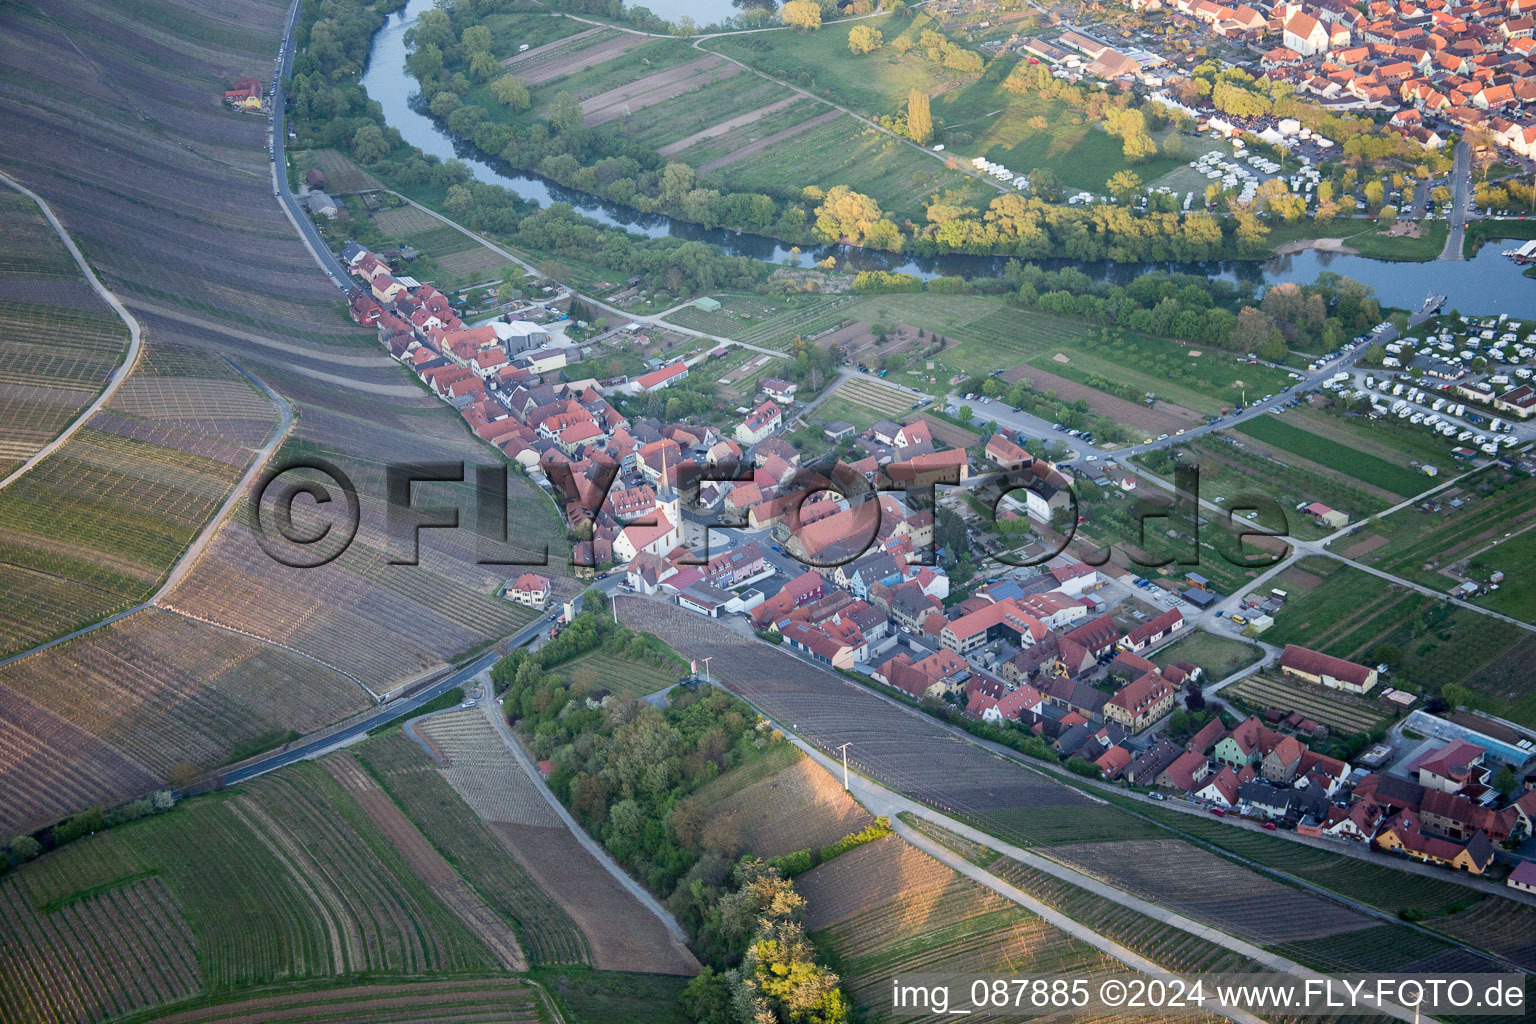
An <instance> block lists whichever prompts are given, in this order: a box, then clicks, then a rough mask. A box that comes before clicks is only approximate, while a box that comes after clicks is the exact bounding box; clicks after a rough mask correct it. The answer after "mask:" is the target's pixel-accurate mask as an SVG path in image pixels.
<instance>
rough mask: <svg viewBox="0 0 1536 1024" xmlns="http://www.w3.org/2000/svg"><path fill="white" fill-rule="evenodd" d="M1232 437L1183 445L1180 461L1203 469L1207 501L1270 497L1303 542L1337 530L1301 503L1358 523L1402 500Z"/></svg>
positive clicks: (1233, 503)
mask: <svg viewBox="0 0 1536 1024" xmlns="http://www.w3.org/2000/svg"><path fill="white" fill-rule="evenodd" d="M1232 440H1235V439H1232ZM1232 440H1228V441H1226V442H1225V443H1223V441H1221V440H1214V439H1211V438H1206V437H1200V438H1196V439H1195V440H1194V441H1191V442H1188V443H1186V444H1184V445H1181V446H1180V448H1179V449H1178V451H1179V461H1180V463H1182V464H1184V465H1192V466H1195V467H1196V468H1197V469H1198V470H1199V473H1200V497H1201V499H1202V500H1204V501H1210V502H1215V503H1217V504H1223V503H1224V504H1226V506H1227V507H1228V509H1232V510H1237V509H1241V508H1243V507H1244V506H1243V505H1242V503H1241V501H1240V500H1239V499H1241V498H1243V497H1245V496H1248V497H1253V496H1256V497H1262V498H1268V499H1270V500H1272V501H1274V502H1275V503H1276V504H1278V505H1279V506H1280V509H1281V511H1283V512H1284V513H1285V527H1286V531H1287V533H1288V534H1289V535H1290V536H1294V537H1297V538H1299V539H1301V540H1317V539H1319V538H1321V537H1325V536H1327V535H1328V534H1330V533H1332V532H1333V530H1331V529H1330V528H1328V527H1326V526H1319V525H1317V523H1316V521H1315V520H1313V518H1312V517H1311V516H1308V515H1305V514H1303V513H1301V512H1298V511H1296V509H1297V506H1299V505H1303V504H1307V505H1310V504H1311V503H1312V502H1314V501H1318V502H1322V503H1323V504H1324V505H1327V506H1328V507H1329V508H1336V509H1339V510H1340V511H1342V512H1344V513H1346V514H1347V515H1348V516H1349V517H1350V519H1351V520H1356V521H1358V520H1360V519H1364V518H1365V517H1367V516H1369V515H1372V514H1373V513H1376V512H1380V511H1382V510H1383V509H1386V508H1387V507H1389V506H1390V505H1393V504H1396V502H1397V500H1398V498H1397V496H1396V495H1394V494H1391V493H1389V492H1386V491H1383V490H1381V489H1379V488H1376V487H1373V486H1370V485H1362V484H1360V482H1359V481H1357V480H1351V479H1349V478H1346V477H1343V476H1342V475H1335V474H1333V473H1330V472H1328V471H1321V472H1319V471H1310V472H1309V471H1307V470H1303V469H1297V468H1296V467H1293V466H1290V465H1287V464H1286V463H1284V462H1281V461H1279V460H1277V459H1274V458H1270V457H1267V456H1265V455H1261V454H1259V453H1257V452H1254V451H1251V450H1249V448H1248V446H1247V445H1243V446H1242V447H1239V446H1238V444H1234V443H1232ZM1162 465H1166V463H1163V464H1162Z"/></svg>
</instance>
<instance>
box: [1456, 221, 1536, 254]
mask: <svg viewBox="0 0 1536 1024" xmlns="http://www.w3.org/2000/svg"><path fill="white" fill-rule="evenodd" d="M1506 238H1507V239H1511V240H1517V241H1529V240H1530V239H1532V238H1536V220H1474V221H1469V222H1468V223H1467V232H1466V239H1465V241H1464V242H1463V248H1462V255H1463V256H1465V257H1466V258H1467V259H1471V258H1472V257H1473V256H1475V255H1477V250H1479V249H1481V248H1482V247H1483V245H1484V243H1488V242H1499V241H1502V240H1503V239H1506Z"/></svg>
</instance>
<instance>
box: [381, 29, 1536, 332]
mask: <svg viewBox="0 0 1536 1024" xmlns="http://www.w3.org/2000/svg"><path fill="white" fill-rule="evenodd" d="M430 6H431V4H430V0H413V2H412V3H411V4H410V5H409V6H408V8H407V9H406V10H405V11H403V12H400V13H398V14H395V15H392V16H391V17H390V18H389V20H388V22H387V23H386V24H385V26H384V27H383V28H382V29H381V30H380V31H379V32H377V33H375V35H374V37H373V39H372V42H371V49H370V53H369V58H368V60H367V62H366V65H365V73H364V75H363V78H362V82H361V84H362V87H363V89H364V90H365V91H366V93H367V95H368V98H369V99H370V100H372V101H375V102H377V103H378V104H379V105H380V108H381V109H382V112H383V118H384V120H385V122H386V123H387V125H388V126H389V127H390V128H392V129H394V130H395V131H397V132H399V134H400V136H401V138H402V141H403V143H404V144H405V145H407V146H409V147H411V148H412V149H413V151H416V152H418V153H419V154H421V155H425V156H427V157H429V158H436V159H438V160H458V161H459V162H461V163H462V164H463V165H464V166H465V167H466V168H468V170H469V172H470V174H471V175H472V176H473V178H474V179H475V180H477V181H480V182H483V183H486V184H494V185H498V186H501V187H502V188H505V189H507V190H508V191H510V192H512V193H513V194H515V195H517V196H518V197H520V198H522V199H524V200H526V201H528V202H531V203H534V204H536V205H538V206H541V207H543V206H549V205H550V204H552V203H566V204H569V205H570V206H571V207H572V209H573V210H574V211H575V212H576V213H577V214H579V215H580V216H582V217H584V218H587V219H590V220H592V221H595V222H596V223H598V224H601V225H603V226H606V227H611V228H619V229H622V230H624V231H626V232H629V233H631V234H634V235H639V236H643V237H649V238H660V237H672V238H677V239H681V240H684V241H699V242H704V243H707V244H708V245H710V246H712V247H713V248H715V249H717V250H719V251H721V252H724V253H726V254H728V255H735V256H744V257H747V258H749V259H753V260H757V261H760V262H763V263H768V264H773V265H776V266H784V265H790V266H798V267H807V268H808V267H812V266H814V265H815V264H816V263H818V262H821V261H823V260H825V259H827V258H828V257H832V258H835V259H836V260H837V265H838V266H839V268H840V269H845V270H850V271H859V270H886V271H890V272H896V273H906V274H912V275H914V276H917V277H920V278H923V279H925V280H928V279H932V278H934V277H938V276H961V277H966V278H973V279H974V278H985V277H996V276H999V275H1000V274H1001V273H1002V272H1003V270H1004V268H1005V266H1006V264H1007V262H1008V259H1009V258H1008V257H1000V256H999V257H990V256H975V255H965V254H946V255H936V256H927V255H917V254H912V253H894V252H882V251H878V250H872V249H862V248H858V247H855V246H848V245H806V246H803V247H794V246H789V245H786V244H784V243H782V242H779V241H778V240H776V239H773V238H769V237H767V236H764V235H754V234H750V233H745V232H739V231H732V230H729V229H723V228H705V227H702V226H700V225H698V224H692V223H688V222H685V221H680V220H675V219H673V218H669V217H665V216H661V215H658V214H654V213H644V212H641V211H639V210H636V209H634V208H633V207H628V206H624V205H622V204H619V203H615V202H610V201H606V200H600V199H597V198H595V197H594V196H592V195H589V194H586V193H582V192H578V191H576V190H574V189H568V188H565V187H563V186H561V185H559V184H557V183H555V182H552V181H550V180H549V179H547V178H543V177H540V176H539V175H537V174H529V173H521V172H512V173H508V169H506V168H505V167H503V168H497V167H495V166H492V164H491V163H490V162H488V161H484V160H481V159H479V158H478V157H477V156H476V155H475V154H473V153H471V152H469V151H468V150H467V149H463V148H460V147H456V146H455V144H454V142H453V141H452V140H451V139H450V138H449V137H448V136H447V135H446V134H445V133H444V132H443V130H442V129H441V128H440V127H439V125H438V124H437V123H436V122H434V121H433V120H432V119H431V118H430V117H428V116H427V115H426V114H423V113H421V112H419V111H417V110H416V109H414V108H413V107H412V105H411V102H410V100H411V97H412V96H413V95H414V94H415V92H416V82H415V80H414V79H413V78H411V77H410V76H409V75H408V74H407V72H406V70H405V58H406V53H407V50H406V47H405V43H404V38H403V37H404V35H405V32H406V30H407V29H408V28H409V27H410V26H411V24H412V23H414V21H415V19H416V17H417V16H418V15H419V14H420V12H421V11H422V10H425V9H427V8H429V7H430ZM397 187H398V186H397ZM1346 223H1348V222H1346ZM1435 224H1436V225H1438V226H1439V227H1440V229H1441V230H1442V231H1443V222H1435ZM1374 227H1375V225H1374V224H1372V223H1369V222H1363V221H1362V222H1360V231H1361V233H1362V234H1363V233H1364V232H1365V231H1367V230H1374ZM1312 228H1313V231H1314V232H1315V231H1316V227H1315V226H1312ZM1284 233H1285V231H1284V229H1277V231H1276V232H1274V234H1284ZM1296 234H1297V235H1299V234H1301V231H1299V230H1298V231H1296ZM1272 237H1273V234H1272ZM1291 240H1298V239H1294V238H1293V239H1291ZM1442 240H1443V236H1442ZM1276 241H1280V240H1279V239H1276ZM1364 241H1365V239H1363V238H1361V237H1360V236H1359V235H1355V236H1351V237H1346V246H1347V247H1348V248H1351V249H1355V250H1356V251H1357V253H1358V255H1355V254H1350V253H1346V252H1343V251H1321V250H1317V249H1306V250H1303V251H1300V252H1289V253H1287V254H1285V255H1281V256H1277V257H1274V258H1271V259H1268V260H1265V261H1262V262H1260V261H1256V260H1215V261H1183V262H1180V261H1172V260H1165V261H1151V262H1130V261H1115V260H1077V259H1051V258H1044V257H1027V259H1028V261H1029V262H1034V263H1037V264H1039V265H1041V266H1042V267H1046V268H1047V269H1066V268H1068V267H1070V268H1073V269H1076V270H1079V271H1081V272H1082V273H1084V274H1087V275H1088V276H1090V277H1092V278H1093V279H1095V280H1103V281H1108V282H1110V283H1116V284H1126V283H1129V282H1130V281H1132V280H1134V279H1135V278H1137V277H1139V276H1140V275H1142V274H1144V273H1147V272H1148V271H1152V270H1163V271H1171V272H1181V273H1189V274H1197V275H1200V276H1202V277H1206V278H1210V279H1221V280H1227V281H1232V282H1237V283H1240V284H1244V285H1250V286H1253V287H1262V286H1265V285H1269V284H1274V283H1278V282H1283V281H1284V282H1294V283H1297V284H1311V283H1312V282H1314V281H1315V280H1316V279H1317V276H1318V274H1320V273H1337V274H1342V275H1345V276H1347V277H1350V278H1353V279H1355V280H1357V281H1360V282H1361V283H1363V284H1366V285H1369V286H1370V287H1372V288H1373V289H1374V290H1375V292H1376V294H1377V296H1378V297H1379V298H1380V299H1381V301H1382V302H1383V304H1386V305H1391V306H1397V307H1401V308H1409V309H1414V308H1418V306H1419V305H1420V304H1421V303H1422V302H1423V300H1424V297H1425V296H1426V295H1427V294H1429V293H1430V292H1437V293H1444V294H1449V295H1450V296H1451V300H1450V301H1451V305H1453V306H1456V307H1458V308H1463V309H1478V310H1483V311H1488V312H1491V313H1507V314H1509V315H1512V316H1530V317H1536V289H1532V288H1531V286H1530V285H1529V283H1527V281H1526V280H1525V279H1524V278H1523V277H1522V276H1521V268H1519V267H1516V266H1515V265H1514V264H1513V263H1511V262H1510V261H1509V260H1506V259H1503V258H1502V257H1500V256H1499V255H1498V251H1497V250H1496V248H1495V247H1484V248H1483V251H1482V252H1480V253H1478V254H1477V256H1476V258H1473V259H1467V260H1464V261H1457V262H1441V263H1430V262H1424V263H1412V262H1395V261H1393V260H1392V259H1391V258H1390V256H1391V255H1394V254H1388V253H1382V252H1380V251H1379V250H1377V249H1375V248H1374V246H1372V247H1367V246H1366V245H1365V244H1363V243H1364ZM1372 241H1374V239H1373V240H1372ZM1393 241H1398V240H1393ZM1420 244H1422V243H1420ZM1431 255H1433V254H1431ZM1424 258H1425V259H1429V258H1430V256H1425V257H1424Z"/></svg>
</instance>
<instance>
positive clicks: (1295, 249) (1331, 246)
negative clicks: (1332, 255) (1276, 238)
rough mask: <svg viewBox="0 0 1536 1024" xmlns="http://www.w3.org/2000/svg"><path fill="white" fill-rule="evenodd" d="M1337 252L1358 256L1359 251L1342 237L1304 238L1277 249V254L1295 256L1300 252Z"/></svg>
mask: <svg viewBox="0 0 1536 1024" xmlns="http://www.w3.org/2000/svg"><path fill="white" fill-rule="evenodd" d="M1307 251H1312V252H1336V253H1342V254H1343V255H1345V256H1358V255H1359V251H1358V250H1356V249H1351V248H1350V247H1349V246H1347V245H1345V244H1344V239H1342V238H1303V239H1300V240H1298V241H1295V242H1286V243H1285V244H1284V245H1282V246H1280V247H1279V248H1277V249H1276V250H1275V255H1276V256H1294V255H1295V254H1296V253H1299V252H1307Z"/></svg>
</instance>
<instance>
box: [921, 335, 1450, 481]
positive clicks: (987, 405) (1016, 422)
mask: <svg viewBox="0 0 1536 1024" xmlns="http://www.w3.org/2000/svg"><path fill="white" fill-rule="evenodd" d="M1433 315H1434V314H1433V313H1432V312H1431V311H1428V310H1420V311H1418V312H1416V313H1414V314H1412V315H1411V316H1410V317H1409V318H1408V326H1409V327H1416V326H1418V325H1419V324H1421V323H1423V322H1424V321H1425V320H1428V319H1429V318H1430V317H1431V316H1433ZM1396 338H1397V329H1396V328H1395V327H1392V326H1391V325H1388V326H1387V327H1386V328H1385V329H1384V330H1383V331H1381V333H1380V334H1376V335H1368V336H1367V337H1366V340H1365V341H1363V342H1359V343H1355V342H1351V343H1350V344H1349V345H1347V346H1346V347H1345V348H1344V350H1343V351H1342V352H1341V353H1340V354H1339V355H1338V356H1336V357H1334V358H1333V359H1330V360H1329V361H1328V362H1326V363H1321V364H1319V365H1318V367H1317V369H1316V370H1306V371H1294V372H1298V373H1300V374H1301V379H1300V380H1295V381H1292V382H1291V384H1290V385H1289V387H1290V389H1291V390H1290V391H1289V392H1282V393H1280V394H1276V395H1272V396H1271V397H1269V398H1268V399H1263V398H1260V399H1258V400H1257V401H1254V402H1252V403H1251V404H1249V405H1248V406H1247V407H1246V408H1244V409H1243V410H1242V411H1241V412H1233V413H1228V414H1227V415H1226V416H1224V417H1222V419H1221V422H1219V423H1203V424H1201V425H1200V426H1197V427H1190V428H1188V429H1187V430H1185V431H1184V432H1183V434H1180V435H1177V436H1176V437H1163V438H1159V439H1154V440H1152V441H1150V442H1147V443H1143V444H1133V445H1127V446H1126V447H1123V448H1115V449H1112V450H1111V449H1106V448H1102V447H1099V446H1097V445H1093V444H1089V443H1087V442H1085V441H1082V440H1081V439H1078V438H1073V437H1070V436H1068V435H1067V434H1065V433H1061V432H1058V431H1056V430H1053V429H1052V426H1051V424H1050V423H1047V422H1046V421H1045V420H1042V419H1041V418H1040V417H1038V416H1034V415H1032V414H1030V413H1026V412H1020V411H1017V410H1015V409H1014V408H1013V407H1012V406H1010V405H1007V404H1005V403H1003V402H1000V401H998V400H996V399H993V400H992V401H990V402H983V401H982V400H981V399H980V398H979V397H978V398H976V399H974V400H970V401H968V400H966V399H964V398H960V397H955V396H951V398H950V404H951V405H953V406H955V407H957V408H958V407H968V408H969V409H970V410H971V413H972V422H974V423H998V424H1001V425H1002V426H1007V427H1014V428H1017V429H1020V430H1023V431H1024V432H1025V433H1026V434H1029V435H1033V436H1038V437H1041V438H1043V439H1044V440H1046V441H1059V442H1061V443H1062V444H1065V445H1068V446H1069V447H1072V448H1073V449H1074V454H1073V456H1072V458H1073V459H1083V460H1084V461H1088V462H1098V461H1101V460H1105V459H1110V458H1115V459H1128V458H1130V457H1131V456H1133V455H1138V454H1140V453H1142V452H1147V451H1152V450H1153V449H1156V448H1167V447H1169V446H1170V445H1173V444H1177V443H1179V440H1180V439H1188V438H1192V437H1200V436H1202V435H1204V434H1212V433H1215V432H1217V431H1220V430H1228V429H1230V428H1231V427H1233V426H1235V425H1237V424H1238V423H1241V422H1243V421H1245V420H1250V419H1253V418H1254V417H1256V416H1261V415H1263V414H1265V413H1268V412H1271V411H1273V410H1274V409H1277V408H1279V407H1280V406H1282V405H1284V404H1285V403H1286V402H1288V401H1290V399H1291V397H1292V395H1293V394H1299V393H1300V392H1302V391H1307V390H1311V389H1314V388H1317V387H1319V386H1320V385H1321V384H1322V383H1323V382H1324V381H1325V380H1327V379H1328V378H1329V377H1331V376H1333V375H1334V374H1335V373H1338V372H1339V371H1341V370H1343V371H1347V372H1352V371H1353V370H1354V363H1355V360H1356V359H1357V358H1358V357H1359V355H1360V354H1361V353H1362V352H1364V351H1365V349H1366V348H1368V347H1369V346H1371V345H1378V344H1379V345H1386V344H1389V343H1390V342H1392V341H1393V340H1395V339H1396ZM1269 365H1273V364H1269Z"/></svg>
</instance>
